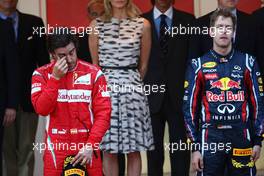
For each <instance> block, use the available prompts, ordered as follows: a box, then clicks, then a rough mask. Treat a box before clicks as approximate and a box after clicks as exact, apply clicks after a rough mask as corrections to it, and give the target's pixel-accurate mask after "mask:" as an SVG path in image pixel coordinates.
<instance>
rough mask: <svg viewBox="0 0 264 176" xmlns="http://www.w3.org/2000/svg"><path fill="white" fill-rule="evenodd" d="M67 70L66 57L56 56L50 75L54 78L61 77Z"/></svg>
mask: <svg viewBox="0 0 264 176" xmlns="http://www.w3.org/2000/svg"><path fill="white" fill-rule="evenodd" d="M67 71H68V64H67V61H66V57H63V58H58V59H57V61H56V63H55V65H54V67H53V71H52V76H53V77H54V78H56V79H58V80H59V79H61V78H62V77H63V76H64V75H65V74H66V73H67Z"/></svg>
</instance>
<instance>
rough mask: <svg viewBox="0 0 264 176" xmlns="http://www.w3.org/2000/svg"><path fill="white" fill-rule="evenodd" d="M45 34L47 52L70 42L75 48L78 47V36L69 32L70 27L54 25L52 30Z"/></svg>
mask: <svg viewBox="0 0 264 176" xmlns="http://www.w3.org/2000/svg"><path fill="white" fill-rule="evenodd" d="M50 33H51V34H49V35H48V36H47V45H48V50H49V52H51V53H52V52H54V50H56V49H58V48H61V47H65V46H67V45H68V44H70V43H71V42H72V43H73V44H74V46H75V48H76V49H78V38H77V36H76V35H75V34H74V33H72V32H71V29H70V28H67V27H55V28H54V31H51V32H50Z"/></svg>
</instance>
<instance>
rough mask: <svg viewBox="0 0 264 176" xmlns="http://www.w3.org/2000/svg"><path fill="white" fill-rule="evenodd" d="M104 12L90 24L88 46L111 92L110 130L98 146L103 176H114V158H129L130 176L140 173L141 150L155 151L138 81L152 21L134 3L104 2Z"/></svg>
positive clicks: (142, 73) (124, 0)
mask: <svg viewBox="0 0 264 176" xmlns="http://www.w3.org/2000/svg"><path fill="white" fill-rule="evenodd" d="M104 6H105V14H104V15H103V16H102V17H100V18H97V19H95V20H94V21H92V22H91V25H90V26H91V27H92V28H93V29H95V30H94V32H93V34H91V35H90V37H89V46H90V51H91V56H92V61H93V63H94V64H96V65H99V66H100V67H101V68H102V70H103V71H104V73H105V76H106V78H107V81H108V86H109V89H110V91H111V101H112V114H111V127H110V129H109V130H108V131H107V132H106V134H105V136H104V139H103V142H102V144H101V148H102V150H103V151H104V157H103V166H104V173H105V175H106V176H117V175H118V160H117V154H118V153H124V154H127V173H128V176H140V175H141V157H140V151H147V150H152V149H154V144H153V134H152V126H151V119H150V113H149V107H148V102H147V97H146V95H145V93H144V87H143V83H142V79H143V78H144V76H145V73H146V69H147V64H148V58H149V53H150V47H151V29H150V28H151V26H150V23H149V22H148V21H147V20H146V19H144V18H142V17H139V15H138V13H137V12H138V11H137V10H136V8H135V6H134V5H133V4H132V0H104Z"/></svg>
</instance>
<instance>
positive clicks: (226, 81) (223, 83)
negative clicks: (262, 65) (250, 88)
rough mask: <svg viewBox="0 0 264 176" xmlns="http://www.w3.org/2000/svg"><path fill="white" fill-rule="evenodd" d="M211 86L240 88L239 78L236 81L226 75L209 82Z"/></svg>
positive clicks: (222, 88) (225, 88) (223, 88)
mask: <svg viewBox="0 0 264 176" xmlns="http://www.w3.org/2000/svg"><path fill="white" fill-rule="evenodd" d="M211 86H212V87H211V89H213V88H218V89H221V90H229V89H233V88H236V89H241V87H240V80H239V81H238V82H237V81H234V80H232V79H230V78H228V77H224V78H221V79H219V80H218V81H215V82H211Z"/></svg>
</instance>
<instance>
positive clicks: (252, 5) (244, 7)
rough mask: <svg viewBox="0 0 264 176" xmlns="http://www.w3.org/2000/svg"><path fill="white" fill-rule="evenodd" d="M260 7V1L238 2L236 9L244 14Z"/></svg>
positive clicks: (243, 0) (247, 0) (241, 0)
mask: <svg viewBox="0 0 264 176" xmlns="http://www.w3.org/2000/svg"><path fill="white" fill-rule="evenodd" d="M260 6H261V2H260V0H239V3H238V9H239V10H241V11H244V12H246V13H251V12H253V11H255V10H256V9H259V8H260Z"/></svg>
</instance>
